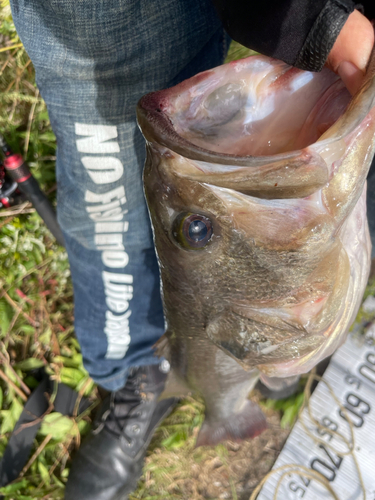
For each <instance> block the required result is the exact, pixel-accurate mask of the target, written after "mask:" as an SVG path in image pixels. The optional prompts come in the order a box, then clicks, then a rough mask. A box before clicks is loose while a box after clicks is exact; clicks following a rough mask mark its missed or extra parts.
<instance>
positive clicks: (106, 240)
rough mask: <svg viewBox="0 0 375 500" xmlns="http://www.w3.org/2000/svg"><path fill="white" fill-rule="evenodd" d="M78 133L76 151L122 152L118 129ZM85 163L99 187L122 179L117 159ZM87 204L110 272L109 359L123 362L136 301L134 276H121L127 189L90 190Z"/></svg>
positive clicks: (81, 127) (79, 126)
mask: <svg viewBox="0 0 375 500" xmlns="http://www.w3.org/2000/svg"><path fill="white" fill-rule="evenodd" d="M75 132H76V134H77V135H78V136H85V137H83V138H79V139H77V140H76V145H77V150H78V151H79V152H80V153H86V154H92V155H95V154H96V155H97V154H111V153H119V152H120V146H119V144H118V142H117V141H115V140H113V139H116V138H117V136H118V133H117V127H115V126H109V125H90V124H85V123H76V124H75ZM81 161H82V164H83V166H84V167H85V170H86V171H87V173H88V175H89V176H90V178H91V180H92V181H93V182H94V183H95V184H97V185H100V186H103V185H105V184H109V183H112V182H116V181H118V180H120V179H121V177H122V175H123V173H124V167H123V165H122V163H121V161H120V160H119V159H118V158H116V157H108V156H83V157H82V158H81ZM85 201H86V202H87V203H88V205H87V206H86V211H87V213H88V216H89V217H90V219H91V220H93V221H94V222H95V236H94V242H95V246H96V248H97V249H98V250H99V251H101V252H102V256H101V258H102V262H103V264H104V266H105V267H106V268H108V269H113V270H116V272H114V271H103V272H102V278H103V285H104V294H105V300H106V305H107V307H108V310H107V311H106V315H105V327H104V333H105V334H106V336H107V341H108V346H107V353H106V358H107V359H122V358H123V357H124V356H125V354H126V352H127V350H128V348H129V344H130V340H131V338H130V328H129V317H130V316H131V309H130V305H129V303H130V301H131V299H132V298H133V286H132V284H133V276H132V275H130V274H123V273H119V272H118V270H120V269H124V268H125V267H126V266H127V265H128V263H129V256H128V254H127V252H126V250H125V246H124V242H123V236H124V233H126V232H127V231H128V229H129V222H128V221H126V220H124V217H125V215H126V214H127V213H128V211H127V209H126V208H124V206H125V204H126V196H125V188H124V186H119V187H117V188H114V189H111V190H108V191H106V192H105V193H95V192H93V191H89V190H87V191H86V193H85Z"/></svg>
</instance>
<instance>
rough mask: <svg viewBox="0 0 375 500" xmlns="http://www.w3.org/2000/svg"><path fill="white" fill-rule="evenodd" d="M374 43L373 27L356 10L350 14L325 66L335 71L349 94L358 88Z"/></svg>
mask: <svg viewBox="0 0 375 500" xmlns="http://www.w3.org/2000/svg"><path fill="white" fill-rule="evenodd" d="M373 45H374V28H373V26H372V24H371V23H370V21H369V20H368V19H367V18H366V17H365V16H363V15H362V14H361V13H360V12H358V10H355V11H354V12H352V13H351V14H350V16H349V17H348V19H347V21H346V23H345V24H344V27H343V28H342V30H341V32H340V34H339V36H338V37H337V40H336V42H335V44H334V46H333V48H332V50H331V52H330V53H329V56H328V59H327V62H326V66H327V67H328V68H330V69H331V70H332V71H334V72H335V73H337V74H338V75H339V76H340V77H341V78H342V80H343V82H344V83H345V85H346V87H347V88H348V90H349V92H350V93H351V94H355V92H357V90H358V89H359V88H360V86H361V84H362V81H363V78H364V75H365V71H366V66H367V63H368V61H369V59H370V55H371V51H372V48H373Z"/></svg>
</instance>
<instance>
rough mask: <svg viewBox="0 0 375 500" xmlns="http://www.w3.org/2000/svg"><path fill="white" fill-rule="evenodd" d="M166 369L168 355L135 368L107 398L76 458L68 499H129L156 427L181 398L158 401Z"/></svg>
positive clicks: (71, 473)
mask: <svg viewBox="0 0 375 500" xmlns="http://www.w3.org/2000/svg"><path fill="white" fill-rule="evenodd" d="M166 365H167V366H166ZM167 370H168V363H167V362H165V361H164V362H162V363H161V364H160V365H152V366H143V367H140V368H133V369H132V370H131V373H130V375H129V378H128V380H127V383H126V385H125V387H124V388H123V389H121V390H120V391H117V392H113V393H111V394H110V395H109V396H108V397H107V399H106V400H104V402H103V405H102V408H101V412H100V417H99V418H98V420H97V422H96V426H95V428H94V430H93V431H92V432H91V434H90V435H89V436H88V438H87V440H85V441H84V442H83V444H82V446H81V447H80V449H79V450H78V452H77V454H76V455H75V457H74V459H73V463H72V467H71V471H70V474H69V478H68V482H67V485H66V490H65V500H126V499H127V498H128V494H129V493H131V492H132V491H134V489H135V488H136V486H137V482H138V479H139V477H140V475H141V473H142V467H143V461H144V456H145V454H146V450H147V447H148V445H149V443H150V441H151V438H152V435H153V433H154V431H155V428H156V427H157V425H158V424H159V423H160V422H161V421H162V420H163V418H165V417H166V416H167V415H168V414H169V413H170V412H171V411H172V409H173V407H174V406H175V404H176V402H177V400H176V399H175V398H171V399H164V400H162V401H158V397H159V396H160V394H161V393H162V391H163V388H164V385H165V380H166V378H167V373H166V371H167Z"/></svg>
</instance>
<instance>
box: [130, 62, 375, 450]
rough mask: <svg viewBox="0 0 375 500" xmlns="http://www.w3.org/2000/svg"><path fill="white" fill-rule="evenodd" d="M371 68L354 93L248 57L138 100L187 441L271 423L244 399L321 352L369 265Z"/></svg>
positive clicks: (353, 303)
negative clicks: (193, 404) (195, 430)
mask: <svg viewBox="0 0 375 500" xmlns="http://www.w3.org/2000/svg"><path fill="white" fill-rule="evenodd" d="M374 70H375V63H374V59H372V62H371V64H370V67H369V69H368V72H367V78H366V82H365V83H364V85H363V87H362V88H361V90H360V91H359V92H358V93H357V94H356V95H355V96H354V97H353V98H351V96H350V94H349V93H348V91H347V90H346V88H345V87H344V85H343V83H342V81H341V80H340V79H339V78H338V77H337V76H336V75H335V74H334V73H332V72H331V71H329V70H328V69H324V70H323V71H322V72H321V73H309V72H304V71H301V70H298V69H295V68H291V67H290V66H287V65H286V64H284V63H282V62H280V61H277V60H274V59H269V58H267V57H263V56H253V57H249V58H247V59H243V60H240V61H235V62H232V63H229V64H226V65H224V66H220V67H218V68H215V69H213V70H210V71H206V72H204V73H201V74H198V75H196V76H195V77H193V78H191V79H189V80H186V81H185V82H183V83H181V84H179V85H177V86H176V87H173V88H170V89H167V90H162V91H159V92H154V93H151V94H148V95H146V96H145V97H143V98H142V99H141V101H140V102H139V106H138V122H139V125H140V127H141V130H142V132H143V135H144V137H145V139H146V142H147V160H146V166H145V171H144V185H145V193H146V198H147V203H148V207H149V211H150V215H151V220H152V225H153V229H154V239H155V246H156V250H157V254H158V259H159V264H160V270H161V279H162V295H163V302H164V309H165V317H166V325H167V329H166V333H165V335H164V337H163V338H162V339H161V341H160V342H159V344H158V350H159V354H160V355H163V356H165V357H166V358H167V359H168V360H169V362H170V364H171V374H170V377H169V381H168V384H167V388H166V390H167V392H168V393H169V395H171V394H172V393H174V394H180V393H181V391H183V390H184V389H183V387H185V388H188V390H192V391H197V392H198V393H199V394H201V395H202V396H203V398H204V400H205V404H206V420H205V422H204V424H203V426H202V429H201V431H200V434H199V436H198V440H197V444H198V445H202V444H216V443H218V442H219V441H221V440H223V439H227V438H230V439H235V440H239V439H243V438H247V437H252V436H255V435H257V434H258V433H260V432H262V430H263V429H264V428H265V426H266V421H265V417H264V415H263V413H262V412H261V410H260V409H259V408H258V407H257V406H256V405H255V404H254V403H252V402H251V401H249V400H248V398H247V396H248V393H249V392H250V391H251V389H252V388H253V387H254V385H255V383H256V382H257V380H258V379H259V377H260V378H261V380H262V382H263V383H264V384H265V385H266V386H268V387H269V388H271V389H272V388H275V387H277V386H278V385H280V382H281V383H282V382H285V384H286V385H288V383H290V382H291V381H293V380H295V378H296V377H297V376H299V375H300V374H302V373H306V372H307V371H309V370H310V369H311V368H312V367H313V366H314V365H316V364H317V363H318V362H319V361H320V360H322V359H323V358H325V357H327V356H329V355H330V354H332V353H333V351H334V350H335V349H336V348H337V347H338V346H339V345H340V344H341V343H342V342H343V341H344V340H345V337H346V334H347V332H348V329H349V327H350V325H351V323H352V322H353V321H354V318H355V316H356V313H357V311H358V308H359V306H360V302H361V299H362V296H363V292H364V289H365V286H366V283H367V279H368V274H369V269H370V254H371V252H370V247H371V244H370V238H369V232H368V225H367V219H366V200H365V184H366V176H367V172H368V169H369V166H370V163H371V160H372V157H373V153H374V148H375V140H374V137H375V108H374V105H375V77H374V74H375V71H374Z"/></svg>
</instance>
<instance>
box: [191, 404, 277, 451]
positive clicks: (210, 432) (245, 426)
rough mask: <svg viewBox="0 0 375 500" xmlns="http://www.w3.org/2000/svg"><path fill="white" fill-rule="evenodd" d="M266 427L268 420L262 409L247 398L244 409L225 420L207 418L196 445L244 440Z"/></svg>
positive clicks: (213, 444) (256, 434)
mask: <svg viewBox="0 0 375 500" xmlns="http://www.w3.org/2000/svg"><path fill="white" fill-rule="evenodd" d="M266 429H267V421H266V417H265V415H264V413H263V412H262V410H261V409H260V408H259V406H258V405H257V404H256V403H253V402H252V401H250V400H246V403H245V405H244V407H243V408H242V410H240V411H239V412H238V413H233V414H231V415H230V416H229V417H227V418H226V419H225V420H219V421H211V420H210V419H208V418H206V420H205V421H204V422H203V425H202V427H201V430H200V431H199V434H198V438H197V442H196V445H195V446H196V447H198V446H205V445H207V446H215V445H217V444H218V443H220V442H221V441H225V440H230V441H242V440H243V439H249V438H254V437H256V436H258V435H259V434H261V433H262V432H263V431H264V430H266Z"/></svg>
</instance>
